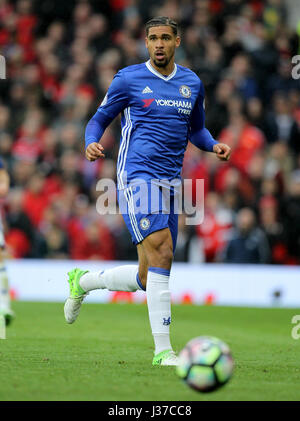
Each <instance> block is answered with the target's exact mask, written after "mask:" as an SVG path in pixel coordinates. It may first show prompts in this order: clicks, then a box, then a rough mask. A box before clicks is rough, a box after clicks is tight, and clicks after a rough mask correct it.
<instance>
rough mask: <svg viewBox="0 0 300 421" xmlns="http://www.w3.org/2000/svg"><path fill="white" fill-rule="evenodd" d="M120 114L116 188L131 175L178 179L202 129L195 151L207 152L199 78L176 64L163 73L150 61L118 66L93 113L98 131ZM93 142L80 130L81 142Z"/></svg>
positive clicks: (206, 136) (94, 139)
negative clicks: (190, 145) (190, 144)
mask: <svg viewBox="0 0 300 421" xmlns="http://www.w3.org/2000/svg"><path fill="white" fill-rule="evenodd" d="M120 112H121V113H122V118H121V126H122V131H121V141H120V148H119V155H118V162H117V178H118V188H119V189H123V188H125V186H126V184H127V183H128V182H132V180H134V179H143V180H151V179H159V180H161V179H166V180H173V179H176V178H180V173H181V169H182V163H183V158H184V152H185V150H186V146H187V142H188V140H189V138H190V137H191V133H192V132H197V131H199V130H200V131H201V130H202V133H204V132H203V129H204V131H206V133H204V134H205V136H204V135H203V139H204V142H203V145H202V147H201V149H204V150H209V151H212V145H213V144H214V143H217V142H216V141H214V140H213V138H212V136H211V135H210V133H209V132H208V131H207V130H206V129H205V128H204V120H205V113H204V87H203V84H202V82H201V80H200V79H199V77H198V76H197V75H196V74H195V73H194V72H192V71H191V70H189V69H187V68H185V67H183V66H180V65H177V64H175V66H174V70H173V72H172V73H171V74H170V75H168V76H163V75H162V74H161V73H159V72H158V71H157V70H156V69H155V68H154V67H153V66H152V65H151V63H150V60H149V61H147V62H146V63H141V64H137V65H133V66H129V67H126V68H124V69H122V70H120V71H119V72H118V73H117V74H116V75H115V77H114V79H113V81H112V83H111V85H110V87H109V89H108V92H107V94H106V96H105V98H104V100H103V102H102V104H101V105H100V106H99V108H98V110H97V113H96V115H95V116H96V119H97V118H98V120H99V121H101V122H102V125H103V126H104V127H102V129H103V130H104V129H105V127H107V125H108V124H109V123H110V122H111V121H112V120H113V119H114V118H115V117H116V116H117V115H118V114H119V113H120ZM103 130H102V131H103ZM101 135H102V134H101ZM206 138H208V142H207V141H206V140H207V139H206ZM98 140H99V139H96V137H93V136H89V133H87V132H86V145H88V144H89V143H91V142H94V141H98Z"/></svg>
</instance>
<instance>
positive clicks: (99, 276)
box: [79, 265, 143, 292]
mask: <svg viewBox="0 0 300 421" xmlns="http://www.w3.org/2000/svg"><path fill="white" fill-rule="evenodd" d="M138 270H139V267H138V266H137V265H124V266H117V267H115V268H113V269H107V270H104V271H103V270H102V271H98V272H87V273H85V274H84V275H83V276H82V277H81V278H80V281H79V285H80V286H81V288H83V289H84V290H85V291H92V290H94V289H105V288H107V289H108V290H110V291H131V292H134V291H136V290H138V289H139V290H142V289H143V288H142V285H141V283H140V281H139V277H138Z"/></svg>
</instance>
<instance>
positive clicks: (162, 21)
mask: <svg viewBox="0 0 300 421" xmlns="http://www.w3.org/2000/svg"><path fill="white" fill-rule="evenodd" d="M153 26H170V27H171V28H172V31H173V34H174V35H175V36H176V35H177V34H178V24H177V22H175V20H172V19H170V18H168V17H166V16H158V17H156V18H153V19H150V20H149V21H148V22H147V23H146V35H147V36H148V34H149V29H150V28H152V27H153Z"/></svg>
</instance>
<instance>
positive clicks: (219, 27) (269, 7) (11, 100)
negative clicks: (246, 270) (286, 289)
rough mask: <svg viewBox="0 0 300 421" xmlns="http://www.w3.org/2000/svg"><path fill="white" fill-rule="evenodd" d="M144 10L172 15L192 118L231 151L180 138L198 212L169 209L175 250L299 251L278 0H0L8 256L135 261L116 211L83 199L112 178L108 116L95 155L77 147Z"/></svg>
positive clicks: (299, 170)
mask: <svg viewBox="0 0 300 421" xmlns="http://www.w3.org/2000/svg"><path fill="white" fill-rule="evenodd" d="M153 16H170V17H172V18H173V19H175V20H176V21H177V22H178V23H179V25H180V28H181V29H180V31H181V37H182V43H181V46H180V47H179V49H178V51H177V53H176V62H177V63H179V64H181V65H183V66H186V67H189V68H191V69H192V70H193V71H194V72H196V73H197V74H198V76H199V77H200V78H201V79H202V81H203V83H204V86H205V89H206V100H205V106H206V127H207V128H208V129H209V130H210V131H211V133H212V134H213V136H214V137H215V138H216V139H218V140H219V141H220V142H224V143H227V144H229V145H230V146H231V148H232V151H233V152H232V158H231V160H230V162H228V163H223V162H220V161H218V160H217V158H216V157H215V156H214V154H210V153H204V152H202V151H200V150H198V149H196V148H195V147H194V146H193V145H192V144H189V145H188V148H187V151H186V155H185V160H184V167H183V177H184V178H190V179H193V180H196V179H199V178H204V179H205V200H204V206H205V218H204V222H203V223H202V224H200V225H197V226H192V225H186V223H185V218H186V216H185V215H180V216H179V234H178V243H177V250H176V254H175V260H176V261H186V262H228V263H273V264H289V265H295V264H299V263H300V80H299V79H293V78H292V66H293V64H292V57H293V56H294V55H297V54H298V53H299V54H300V45H299V37H300V34H297V32H296V31H295V30H294V29H292V28H291V27H290V26H289V25H288V20H287V16H288V10H287V6H286V2H285V1H282V0H265V1H263V0H249V1H244V0H225V1H221V0H194V1H192V0H152V1H147V2H146V1H142V0H101V1H97V0H94V1H92V0H90V1H88V0H68V1H66V0H65V1H62V0H44V1H34V0H15V1H10V0H0V54H1V55H3V56H4V57H5V58H6V64H7V79H6V80H1V81H0V156H1V157H2V158H3V161H4V163H5V166H6V168H7V170H8V171H9V174H10V176H11V189H10V193H9V195H8V197H6V198H5V199H3V200H2V202H3V203H2V208H3V219H4V226H5V237H6V244H7V248H8V251H9V253H10V255H11V256H13V257H15V258H21V257H22V258H23V257H26V258H27V257H28V258H50V259H51V258H53V259H63V258H70V259H107V260H111V259H118V260H124V259H125V260H136V258H137V254H136V248H135V246H133V245H132V244H131V239H130V236H129V233H128V232H127V228H126V226H125V224H124V221H123V218H122V216H121V215H106V216H105V215H99V214H98V213H97V211H96V206H95V203H96V201H97V198H98V196H99V192H98V191H97V189H96V183H97V181H98V180H99V179H101V178H112V179H115V178H116V160H117V154H118V147H119V138H120V120H119V118H117V119H116V120H115V121H114V122H113V123H112V124H111V125H110V126H109V127H108V128H107V130H106V132H105V134H104V136H103V138H102V141H101V143H102V145H103V146H104V148H105V154H106V159H105V160H99V161H96V162H94V163H90V162H88V161H87V160H86V159H85V158H84V130H85V126H86V123H87V122H88V120H89V118H90V117H91V116H92V115H93V114H94V112H95V111H96V109H97V107H98V105H99V104H100V103H101V101H102V99H103V97H104V96H105V93H106V91H107V89H108V86H109V85H110V83H111V80H112V78H113V76H114V74H115V73H116V72H117V71H118V70H119V69H120V68H122V67H125V66H128V65H131V64H136V63H140V62H143V61H146V60H147V59H148V54H147V50H146V48H145V45H144V38H145V32H144V23H145V22H146V21H147V20H148V19H150V18H151V17H153ZM194 187H195V185H194ZM196 194H197V191H196V189H195V188H194V189H193V190H192V193H191V200H195V197H196Z"/></svg>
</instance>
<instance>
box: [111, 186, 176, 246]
mask: <svg viewBox="0 0 300 421" xmlns="http://www.w3.org/2000/svg"><path fill="white" fill-rule="evenodd" d="M179 200H180V195H179V194H178V191H177V190H176V189H175V188H174V187H172V186H169V185H167V187H166V186H165V185H161V184H153V183H151V182H146V181H145V182H144V183H139V184H136V185H133V186H129V187H127V188H125V189H122V190H118V203H119V209H120V212H121V214H122V216H123V218H124V221H125V224H126V226H127V228H128V230H129V232H130V234H131V238H132V242H133V244H135V245H136V244H139V243H141V242H142V241H143V240H144V239H145V238H146V237H147V236H148V235H149V234H151V233H152V232H155V231H159V230H161V229H164V228H169V230H170V232H171V236H172V242H173V253H174V252H175V248H176V241H177V233H178V209H179V208H178V204H179Z"/></svg>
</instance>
